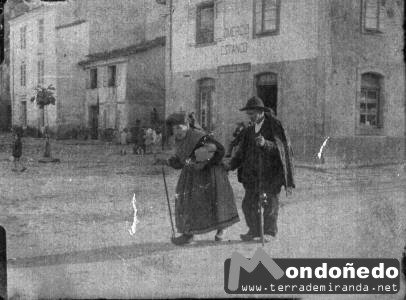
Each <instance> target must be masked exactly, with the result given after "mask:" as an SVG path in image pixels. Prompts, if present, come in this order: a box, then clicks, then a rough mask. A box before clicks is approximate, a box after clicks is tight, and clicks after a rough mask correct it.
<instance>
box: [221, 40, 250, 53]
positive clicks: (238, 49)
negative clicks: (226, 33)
mask: <svg viewBox="0 0 406 300" xmlns="http://www.w3.org/2000/svg"><path fill="white" fill-rule="evenodd" d="M247 51H248V43H247V42H244V43H239V44H227V45H224V46H221V55H230V54H238V53H247Z"/></svg>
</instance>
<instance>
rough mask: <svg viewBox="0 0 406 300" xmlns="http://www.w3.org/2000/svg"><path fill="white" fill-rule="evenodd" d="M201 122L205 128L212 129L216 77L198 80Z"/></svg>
mask: <svg viewBox="0 0 406 300" xmlns="http://www.w3.org/2000/svg"><path fill="white" fill-rule="evenodd" d="M198 85H199V87H198V89H199V91H198V102H199V103H198V106H199V122H200V125H201V126H202V127H203V129H205V130H211V129H212V124H211V123H212V122H211V115H212V105H213V92H214V79H212V78H205V79H201V80H199V81H198Z"/></svg>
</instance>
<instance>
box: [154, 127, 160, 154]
mask: <svg viewBox="0 0 406 300" xmlns="http://www.w3.org/2000/svg"><path fill="white" fill-rule="evenodd" d="M161 145H162V133H161V130H160V129H159V128H158V129H157V130H156V134H155V141H154V143H153V146H152V153H153V154H156V153H158V152H159V150H160V148H161Z"/></svg>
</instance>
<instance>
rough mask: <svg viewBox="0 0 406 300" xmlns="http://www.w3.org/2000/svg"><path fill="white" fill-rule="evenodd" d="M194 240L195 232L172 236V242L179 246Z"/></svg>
mask: <svg viewBox="0 0 406 300" xmlns="http://www.w3.org/2000/svg"><path fill="white" fill-rule="evenodd" d="M192 242H193V234H185V233H184V234H182V235H181V236H178V237H176V238H172V243H173V244H175V245H177V246H182V245H186V244H191V243H192Z"/></svg>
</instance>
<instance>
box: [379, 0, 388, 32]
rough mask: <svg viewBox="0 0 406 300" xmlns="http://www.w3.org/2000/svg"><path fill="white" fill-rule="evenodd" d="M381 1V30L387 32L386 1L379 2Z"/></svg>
mask: <svg viewBox="0 0 406 300" xmlns="http://www.w3.org/2000/svg"><path fill="white" fill-rule="evenodd" d="M378 1H381V3H380V6H379V30H381V31H384V30H385V20H386V18H385V16H386V7H385V1H383V0H378Z"/></svg>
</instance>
